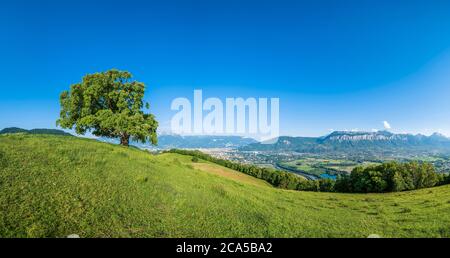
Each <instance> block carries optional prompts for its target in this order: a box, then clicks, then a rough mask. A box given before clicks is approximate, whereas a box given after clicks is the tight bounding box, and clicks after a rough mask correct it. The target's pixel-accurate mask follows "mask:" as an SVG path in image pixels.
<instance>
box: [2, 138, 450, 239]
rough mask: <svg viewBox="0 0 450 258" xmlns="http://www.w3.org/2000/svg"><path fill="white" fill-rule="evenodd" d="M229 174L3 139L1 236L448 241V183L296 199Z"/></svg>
mask: <svg viewBox="0 0 450 258" xmlns="http://www.w3.org/2000/svg"><path fill="white" fill-rule="evenodd" d="M208 166H216V165H212V164H208ZM217 169H219V170H220V168H217ZM228 172H230V171H226V173H225V172H223V171H218V172H217V171H215V172H210V171H208V167H206V168H205V167H201V168H200V169H196V168H195V164H194V163H192V161H191V158H190V157H187V156H182V155H177V154H163V155H158V156H154V155H151V154H149V153H148V152H145V151H140V150H137V149H133V148H124V147H120V146H114V145H110V144H107V143H100V142H96V141H94V140H88V139H79V138H75V137H63V136H45V135H6V136H0V191H1V192H0V193H1V194H0V236H1V237H64V236H67V235H69V234H78V235H80V236H81V237H367V236H368V235H370V234H379V235H381V236H382V237H450V198H449V197H450V186H443V187H437V188H430V189H423V190H419V191H413V192H402V193H392V194H335V193H315V192H298V191H287V190H280V189H276V188H273V187H270V186H268V185H266V184H264V183H261V182H260V183H258V182H257V181H251V180H250V179H249V178H240V177H239V176H229V175H230V174H229V173H228ZM230 173H231V172H230ZM249 180H250V181H249Z"/></svg>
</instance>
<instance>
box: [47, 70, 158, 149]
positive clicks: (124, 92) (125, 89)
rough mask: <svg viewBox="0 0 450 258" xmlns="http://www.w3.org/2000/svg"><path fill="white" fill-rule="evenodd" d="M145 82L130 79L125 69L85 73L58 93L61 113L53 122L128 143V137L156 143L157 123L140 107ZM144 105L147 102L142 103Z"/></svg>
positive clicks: (77, 130) (147, 105) (124, 143)
mask: <svg viewBox="0 0 450 258" xmlns="http://www.w3.org/2000/svg"><path fill="white" fill-rule="evenodd" d="M144 92H145V85H144V83H142V82H138V81H135V80H132V75H131V73H129V72H126V71H119V70H116V69H112V70H109V71H106V72H100V73H94V74H88V75H86V76H84V77H83V79H82V81H81V82H80V83H76V84H73V85H71V87H70V90H69V91H63V92H62V93H61V96H60V103H61V112H60V118H59V119H58V120H57V122H56V123H57V125H59V126H61V127H62V128H66V129H75V132H76V133H77V134H85V133H86V132H87V131H91V132H92V134H94V135H96V136H102V137H110V138H118V139H120V144H122V145H125V146H128V145H129V141H130V138H131V139H133V140H135V141H140V142H147V141H149V142H151V143H152V144H156V143H157V136H156V129H157V127H158V122H157V121H156V120H155V117H154V115H152V114H146V113H144V111H143V108H144V101H143V97H144ZM145 108H147V109H148V108H149V104H148V103H145Z"/></svg>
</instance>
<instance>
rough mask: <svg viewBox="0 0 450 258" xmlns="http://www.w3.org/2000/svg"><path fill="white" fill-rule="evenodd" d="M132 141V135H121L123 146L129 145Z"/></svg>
mask: <svg viewBox="0 0 450 258" xmlns="http://www.w3.org/2000/svg"><path fill="white" fill-rule="evenodd" d="M129 142H130V136H129V135H128V134H126V133H124V134H122V135H121V136H120V144H121V145H123V146H128V145H129Z"/></svg>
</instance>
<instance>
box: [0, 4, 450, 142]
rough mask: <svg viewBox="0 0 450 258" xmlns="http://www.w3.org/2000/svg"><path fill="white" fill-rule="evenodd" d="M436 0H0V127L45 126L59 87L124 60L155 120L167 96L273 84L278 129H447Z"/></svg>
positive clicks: (447, 63) (442, 23) (444, 24)
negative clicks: (386, 126)
mask: <svg viewBox="0 0 450 258" xmlns="http://www.w3.org/2000/svg"><path fill="white" fill-rule="evenodd" d="M449 13H450V2H449V1H232V0H228V1H187V0H185V1H160V2H156V1H155V2H153V1H133V0H129V1H111V0H109V1H58V2H56V1H9V3H2V8H1V9H0V37H1V40H0V56H1V59H0V60H1V61H0V75H1V78H2V79H1V81H0V87H1V92H2V94H1V95H0V128H3V127H8V126H19V127H23V128H36V127H40V128H42V127H45V128H55V121H56V119H57V118H58V114H59V93H60V92H61V91H63V90H65V89H68V88H69V86H70V84H72V83H76V82H78V81H80V79H81V77H82V76H83V75H85V74H87V73H92V72H98V71H103V70H107V69H110V68H118V69H123V70H128V71H130V72H132V73H133V74H134V76H135V79H137V80H139V81H143V82H145V83H146V84H147V87H148V90H147V92H146V100H148V101H149V102H150V104H151V106H152V108H151V112H152V113H154V114H155V115H156V116H157V118H158V120H159V121H160V123H161V127H162V130H166V129H168V125H169V121H170V119H171V117H172V115H173V114H174V112H173V111H171V110H170V103H171V101H172V100H173V99H174V98H176V97H190V98H192V94H193V90H194V89H202V90H203V94H204V96H205V97H220V98H225V97H279V98H280V127H281V134H283V135H304V136H318V135H324V134H327V133H328V132H329V131H330V130H372V129H383V121H388V123H389V124H390V125H391V130H392V131H394V132H411V133H419V132H420V133H425V134H430V133H432V132H434V131H440V132H442V133H444V134H446V135H449V136H450V101H449V99H450V33H449V32H450V15H449Z"/></svg>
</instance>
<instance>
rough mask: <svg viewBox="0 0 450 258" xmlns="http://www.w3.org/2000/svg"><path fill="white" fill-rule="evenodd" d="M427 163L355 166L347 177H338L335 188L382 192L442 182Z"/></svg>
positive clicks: (349, 190)
mask: <svg viewBox="0 0 450 258" xmlns="http://www.w3.org/2000/svg"><path fill="white" fill-rule="evenodd" d="M444 180H445V179H444V177H443V176H441V175H439V174H437V173H436V171H435V169H434V167H433V166H432V165H431V164H429V163H419V162H415V161H413V162H407V163H398V162H388V163H384V164H381V165H377V166H369V167H366V168H363V167H356V168H355V169H353V171H352V173H351V174H350V176H342V177H339V178H338V179H337V181H336V185H335V190H336V191H339V192H355V193H381V192H399V191H406V190H414V189H420V188H427V187H433V186H436V185H440V184H443V183H444Z"/></svg>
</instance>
